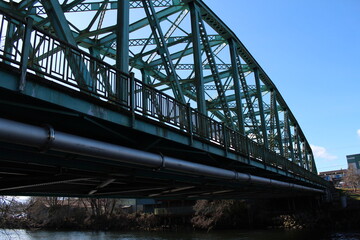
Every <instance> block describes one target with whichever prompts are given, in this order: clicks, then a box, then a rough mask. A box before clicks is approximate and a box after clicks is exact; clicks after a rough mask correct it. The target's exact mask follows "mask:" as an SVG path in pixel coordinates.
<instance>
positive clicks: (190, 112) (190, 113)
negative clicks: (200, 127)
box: [186, 103, 194, 145]
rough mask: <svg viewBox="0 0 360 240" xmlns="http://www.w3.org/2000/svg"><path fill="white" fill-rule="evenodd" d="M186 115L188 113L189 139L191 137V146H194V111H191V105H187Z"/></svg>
mask: <svg viewBox="0 0 360 240" xmlns="http://www.w3.org/2000/svg"><path fill="white" fill-rule="evenodd" d="M186 110H187V111H186V113H187V124H188V127H187V131H188V133H189V137H190V145H193V142H194V139H193V129H192V126H193V123H192V111H191V106H190V103H187V104H186Z"/></svg>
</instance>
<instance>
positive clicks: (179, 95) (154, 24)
mask: <svg viewBox="0 0 360 240" xmlns="http://www.w3.org/2000/svg"><path fill="white" fill-rule="evenodd" d="M142 2H143V6H144V10H145V12H146V15H147V17H148V20H149V24H150V28H151V31H152V33H153V36H154V38H155V41H156V43H157V46H158V52H159V54H160V56H161V59H162V63H163V64H164V66H165V71H166V73H167V77H168V78H169V80H170V84H171V87H172V90H173V93H174V96H175V98H176V99H177V100H178V101H180V102H181V103H185V98H184V95H183V92H182V89H181V85H180V83H179V80H178V76H177V74H176V71H175V68H174V65H173V62H172V59H171V56H170V52H169V49H168V48H167V45H166V41H165V38H164V35H163V33H162V30H161V27H160V23H159V19H158V18H157V16H156V12H155V9H154V7H153V5H152V1H151V0H142Z"/></svg>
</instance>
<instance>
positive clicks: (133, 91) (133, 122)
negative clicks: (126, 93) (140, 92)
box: [129, 72, 136, 128]
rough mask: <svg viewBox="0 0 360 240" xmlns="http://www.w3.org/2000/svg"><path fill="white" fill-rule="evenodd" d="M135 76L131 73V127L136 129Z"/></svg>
mask: <svg viewBox="0 0 360 240" xmlns="http://www.w3.org/2000/svg"><path fill="white" fill-rule="evenodd" d="M134 75H135V74H134V73H133V72H131V73H130V78H129V81H130V111H131V123H130V125H131V127H132V128H133V127H135V97H136V96H135V94H136V93H135V76H134Z"/></svg>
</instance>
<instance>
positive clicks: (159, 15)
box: [0, 0, 316, 173]
mask: <svg viewBox="0 0 360 240" xmlns="http://www.w3.org/2000/svg"><path fill="white" fill-rule="evenodd" d="M0 9H1V10H2V11H3V12H6V13H10V14H12V15H14V16H16V17H19V18H21V19H24V20H25V19H27V22H28V24H27V25H26V27H24V28H20V27H18V26H16V24H4V23H3V24H2V26H3V28H4V29H2V36H1V40H3V39H5V41H1V42H0V48H1V51H2V52H3V55H4V62H6V61H8V62H9V63H11V59H16V56H15V55H16V54H17V53H16V52H14V51H10V49H12V48H14V46H15V44H18V45H17V47H18V48H23V50H24V48H25V50H24V52H28V55H29V54H30V56H32V57H31V58H29V59H27V58H26V60H25V61H23V60H22V62H21V69H22V71H26V65H28V64H32V67H33V69H34V71H35V72H36V69H42V68H44V65H45V62H46V64H52V65H53V69H52V70H51V71H50V72H47V73H46V74H49V75H51V74H55V75H56V74H57V73H58V72H60V71H61V70H60V68H64V69H65V65H63V64H56V61H60V59H57V57H59V58H60V57H62V58H66V60H67V62H68V65H69V66H67V68H69V69H68V70H67V71H68V72H71V74H70V75H69V76H68V78H67V81H68V83H71V85H72V86H73V87H74V88H76V86H79V88H80V89H82V91H90V92H91V91H93V90H94V89H97V91H98V92H99V91H100V90H99V89H101V91H102V93H103V94H102V95H101V94H100V96H97V97H101V96H106V97H107V98H108V99H112V98H113V99H115V98H117V99H120V102H121V100H123V101H125V102H126V101H127V100H126V96H127V91H128V90H131V89H130V88H131V84H130V85H129V84H128V85H126V86H125V85H124V86H122V85H121V84H119V79H118V78H119V77H118V76H114V75H113V73H112V72H111V71H110V72H109V71H107V70H106V69H105V68H104V67H103V66H100V65H99V64H94V62H93V61H91V59H92V58H95V59H99V60H101V61H103V62H105V63H106V64H109V66H115V67H117V68H119V69H120V70H121V71H123V72H125V73H129V72H133V73H134V74H135V78H137V79H141V81H142V82H143V83H144V84H147V86H148V85H149V86H151V87H153V88H155V89H157V90H159V91H161V92H163V93H165V94H167V95H169V96H172V97H174V98H175V99H176V101H178V102H179V103H181V104H188V105H190V106H191V107H192V108H194V109H196V110H197V111H198V112H199V113H200V114H203V115H205V116H208V117H211V118H212V119H213V120H215V121H217V122H220V123H223V124H224V125H225V126H226V127H227V128H229V129H231V130H232V131H237V132H239V133H240V134H242V135H244V136H246V137H248V138H249V139H251V140H253V141H254V142H255V143H257V144H260V145H264V147H265V148H267V149H268V150H270V151H271V152H274V153H276V154H277V155H281V156H282V157H284V158H286V159H287V160H289V161H291V162H293V163H295V164H297V165H299V166H301V167H302V168H304V169H306V170H308V171H310V172H313V173H316V166H315V162H314V157H313V154H312V150H311V148H310V145H309V143H308V142H307V140H306V137H305V135H304V133H303V132H302V130H301V128H300V126H299V124H298V122H297V121H296V119H295V117H294V115H293V114H292V112H291V110H290V109H289V107H288V106H287V104H286V102H285V100H284V99H283V98H282V96H281V94H280V92H279V91H278V90H277V88H276V86H275V85H274V83H273V82H272V81H271V79H270V78H269V76H268V75H267V74H266V73H265V72H264V70H263V69H262V68H261V66H260V65H259V64H258V63H257V61H256V60H255V59H254V58H253V56H252V55H251V54H250V53H249V51H248V50H247V49H246V48H245V47H244V45H243V44H242V43H241V42H240V40H239V39H238V38H237V36H236V35H234V33H233V32H232V31H231V30H230V29H229V28H228V27H227V26H226V25H225V24H224V23H223V22H222V21H221V19H219V18H218V17H217V16H216V15H215V14H214V13H213V12H212V11H211V9H209V8H208V7H207V6H206V5H205V4H204V3H203V2H202V1H201V0H141V1H140V0H139V1H136V0H130V1H129V0H119V1H109V0H104V1H92V0H63V1H60V0H40V1H37V0H18V1H16V0H13V1H6V0H3V1H1V2H0ZM119 14H123V16H120V15H119ZM127 16H128V17H127ZM4 19H5V17H2V19H1V20H2V21H3V22H4ZM32 26H34V27H35V28H38V29H40V30H42V31H45V32H47V33H49V34H51V35H55V36H56V37H57V38H58V39H59V40H60V41H65V42H67V43H68V44H69V45H70V46H73V47H75V48H78V49H80V50H82V51H84V52H86V53H87V55H86V56H85V55H84V56H85V57H84V56H80V55H79V54H76V53H72V52H67V53H66V54H63V55H61V56H60V55H59V53H60V52H64V51H65V49H64V48H63V47H62V46H61V44H57V43H56V41H49V43H48V44H45V45H44V44H42V42H44V41H46V36H44V35H43V34H41V33H40V32H38V34H37V35H31V34H30V33H28V38H31V40H33V44H26V41H30V39H28V40H26V38H24V39H25V40H24V42H25V44H23V42H22V41H19V39H20V35H25V36H26V32H29V31H31V30H29V29H30V28H31V27H32ZM120 26H122V27H120ZM5 28H6V29H5ZM29 34H30V35H29ZM34 38H37V39H35V40H34ZM50 44H52V45H51V47H50ZM26 48H27V49H26ZM41 48H44V49H41ZM45 48H48V49H45ZM7 50H9V51H7ZM12 54H14V56H12ZM6 59H8V60H6ZM51 61H52V63H51ZM124 66H125V67H124ZM127 66H128V67H127ZM36 74H38V75H41V76H44V77H46V74H45V73H43V74H39V73H36ZM22 84H23V85H24V84H25V83H24V82H23V83H22ZM23 87H24V86H20V90H21V88H23ZM135 91H136V89H135ZM146 94H148V93H143V95H142V97H143V98H145V97H146V96H147V95H146ZM151 105H152V107H153V108H154V111H161V109H160V107H159V106H156V104H155V103H154V102H152V103H151ZM147 106H150V105H147ZM144 108H145V106H144ZM146 110H147V109H144V111H146Z"/></svg>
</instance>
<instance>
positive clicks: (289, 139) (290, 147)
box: [284, 110, 295, 162]
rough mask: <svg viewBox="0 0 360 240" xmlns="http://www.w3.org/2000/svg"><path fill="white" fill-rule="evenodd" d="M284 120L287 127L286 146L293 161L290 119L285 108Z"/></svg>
mask: <svg viewBox="0 0 360 240" xmlns="http://www.w3.org/2000/svg"><path fill="white" fill-rule="evenodd" d="M284 120H285V121H286V128H287V132H288V143H287V144H289V145H288V146H289V149H290V156H291V160H292V161H293V162H294V161H295V155H294V144H293V139H292V136H291V129H290V119H289V112H288V110H285V115H284Z"/></svg>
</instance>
